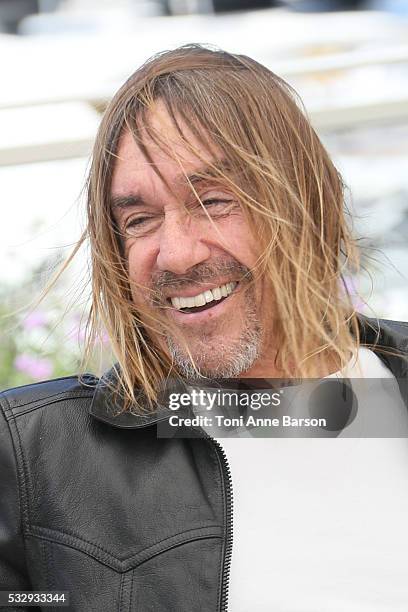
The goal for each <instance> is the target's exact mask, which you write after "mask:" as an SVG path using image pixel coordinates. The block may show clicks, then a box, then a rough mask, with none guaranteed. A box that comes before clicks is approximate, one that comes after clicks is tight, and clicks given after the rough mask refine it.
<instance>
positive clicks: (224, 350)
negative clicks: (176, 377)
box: [167, 295, 262, 381]
mask: <svg viewBox="0 0 408 612" xmlns="http://www.w3.org/2000/svg"><path fill="white" fill-rule="evenodd" d="M245 323H246V326H245V328H244V330H243V332H242V334H241V335H240V337H239V338H238V339H237V340H233V341H232V342H231V343H230V344H228V345H226V344H225V343H218V344H217V350H218V352H219V359H220V361H219V363H218V364H215V365H214V366H211V365H207V366H206V363H208V361H213V360H214V347H213V346H212V345H211V346H210V347H206V346H205V344H203V343H202V342H200V346H199V350H198V351H197V353H198V355H194V352H193V351H191V353H192V355H193V357H194V361H195V365H196V367H197V370H198V372H197V371H196V369H195V368H194V367H193V364H192V362H191V359H190V357H189V355H188V354H187V353H186V352H185V350H184V349H183V347H182V346H180V344H178V343H177V342H176V341H175V339H174V338H173V337H172V336H168V338H167V346H168V349H169V352H170V355H171V357H172V359H173V364H174V366H175V367H176V368H177V370H178V372H179V373H180V375H181V376H182V377H183V378H186V379H188V380H191V381H200V380H202V377H203V376H205V377H206V378H237V377H239V376H240V374H243V373H244V372H246V371H247V370H249V368H250V367H251V366H252V365H253V364H254V363H255V361H256V360H257V359H258V358H259V356H260V353H261V342H262V325H261V322H260V320H259V317H258V313H257V308H256V302H255V298H254V296H253V295H250V296H249V295H248V296H247V297H246V308H245ZM209 349H210V350H209Z"/></svg>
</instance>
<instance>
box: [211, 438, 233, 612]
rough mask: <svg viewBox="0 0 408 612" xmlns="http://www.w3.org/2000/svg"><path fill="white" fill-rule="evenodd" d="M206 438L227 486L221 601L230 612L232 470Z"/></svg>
mask: <svg viewBox="0 0 408 612" xmlns="http://www.w3.org/2000/svg"><path fill="white" fill-rule="evenodd" d="M206 437H207V438H208V439H209V440H211V441H212V442H213V443H214V445H215V448H216V450H217V452H218V455H219V456H220V457H221V465H222V471H223V476H224V485H225V520H226V534H225V549H224V562H223V569H222V582H221V600H220V612H227V611H228V589H229V575H230V569H231V557H232V533H233V524H232V519H233V497H232V478H231V468H230V466H229V463H228V459H227V455H226V453H225V450H224V449H223V447H222V446H221V444H220V443H219V442H218V440H215V438H213V437H212V436H210V435H209V434H207V435H206Z"/></svg>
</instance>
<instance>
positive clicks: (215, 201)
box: [202, 198, 233, 206]
mask: <svg viewBox="0 0 408 612" xmlns="http://www.w3.org/2000/svg"><path fill="white" fill-rule="evenodd" d="M232 201H233V200H222V199H220V198H209V199H208V200H202V203H203V206H216V205H217V204H219V205H226V204H231V202H232Z"/></svg>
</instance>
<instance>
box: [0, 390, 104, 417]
mask: <svg viewBox="0 0 408 612" xmlns="http://www.w3.org/2000/svg"><path fill="white" fill-rule="evenodd" d="M70 394H71V395H70ZM2 395H3V397H4V399H5V400H6V401H7V404H8V406H9V411H10V417H9V418H8V419H7V420H9V419H12V418H18V417H19V416H23V415H25V414H28V413H29V412H33V411H34V410H37V409H39V408H44V407H45V406H48V405H50V404H54V403H57V402H60V401H63V400H70V399H75V398H77V397H80V398H82V397H88V398H91V397H93V393H90V392H89V391H76V392H74V393H73V392H72V391H64V392H63V393H55V394H53V395H49V396H47V397H46V398H41V399H37V400H32V401H31V402H25V403H24V404H17V405H16V406H14V407H11V406H10V403H9V401H8V399H7V395H6V394H5V393H4V392H3V393H2ZM24 406H28V408H27V409H26V410H22V411H21V412H18V413H17V414H16V413H15V410H19V408H23V407H24Z"/></svg>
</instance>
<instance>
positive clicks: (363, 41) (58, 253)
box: [0, 0, 408, 388]
mask: <svg viewBox="0 0 408 612" xmlns="http://www.w3.org/2000/svg"><path fill="white" fill-rule="evenodd" d="M189 42H200V43H209V44H213V45H217V46H219V47H222V48H224V49H226V50H228V51H232V52H237V53H244V54H247V55H250V56H251V57H253V58H254V59H256V60H258V61H260V62H262V63H263V64H265V65H266V66H268V67H269V68H271V69H272V70H273V71H274V72H276V73H277V74H279V75H281V76H283V77H284V78H285V79H286V80H287V81H288V82H289V83H290V84H291V85H292V86H293V87H294V88H295V89H296V90H297V91H298V93H299V94H300V96H301V97H302V98H303V100H304V102H305V105H306V108H307V110H308V113H309V115H310V118H311V120H312V123H313V125H314V127H315V128H316V130H317V132H318V133H319V135H320V137H321V139H322V140H323V142H324V144H325V145H326V147H327V149H328V150H329V152H330V154H331V155H332V157H333V159H334V161H335V163H336V165H337V167H338V169H339V170H340V171H341V173H342V175H343V177H344V180H345V182H346V184H347V185H348V187H349V192H348V194H347V199H348V204H349V206H350V208H351V210H352V212H353V213H354V228H355V231H356V234H357V235H358V236H359V239H360V245H361V249H362V259H363V264H364V272H363V273H362V274H360V275H359V276H358V277H352V276H350V278H349V279H348V281H347V282H348V283H349V286H350V288H351V290H352V291H354V292H355V293H356V297H355V301H356V304H357V306H358V309H359V310H360V311H361V312H365V313H366V314H368V315H373V314H375V315H378V316H384V317H388V318H393V319H403V320H408V299H407V298H408V281H407V274H408V244H407V236H408V164H407V161H408V120H407V118H408V1H406V0H371V1H369V0H367V1H364V0H320V1H319V0H287V1H278V0H276V1H274V0H150V1H149V0H0V57H1V63H0V70H1V88H0V185H1V193H2V204H1V206H2V216H1V220H2V221H1V224H0V232H1V239H0V253H1V262H2V265H1V272H0V387H1V388H5V387H10V386H14V385H19V384H24V383H27V382H28V383H29V382H33V381H36V380H42V379H45V378H50V377H54V376H63V375H66V374H67V375H69V374H72V373H75V372H76V371H77V368H78V367H79V356H80V352H81V346H82V345H81V342H82V341H83V337H84V320H85V314H84V313H86V310H87V306H88V298H89V289H90V287H89V272H88V270H87V253H86V252H85V251H84V252H80V253H79V255H78V257H76V258H75V261H74V264H73V265H72V266H70V268H69V269H68V271H67V272H66V273H65V274H64V275H63V277H62V278H61V279H60V280H59V282H58V284H57V286H56V288H55V290H54V291H53V292H52V294H50V296H48V297H47V299H46V300H45V301H44V302H43V303H42V304H40V305H39V306H37V307H35V308H34V309H33V308H32V309H31V310H27V308H26V307H27V306H29V304H30V302H31V300H33V299H34V298H35V297H36V296H37V295H39V293H40V291H41V289H42V288H43V287H44V285H45V283H46V282H47V280H48V279H49V277H50V275H51V274H52V273H53V271H54V270H55V269H56V267H57V266H58V263H59V262H61V260H62V259H63V258H64V256H66V255H67V254H68V253H69V252H70V250H71V248H72V246H73V244H74V243H75V240H76V239H77V238H78V237H79V236H80V234H81V231H82V230H83V228H84V214H83V210H84V202H83V197H82V187H83V184H84V180H85V176H86V170H87V166H88V160H89V154H90V150H91V146H92V142H93V139H94V136H95V132H96V129H97V127H98V123H99V121H100V117H101V113H102V112H103V110H104V108H105V106H106V104H107V101H108V100H109V99H110V97H111V96H112V95H113V93H114V92H115V90H116V89H117V88H118V87H119V86H120V85H121V84H122V82H123V81H124V80H125V79H126V77H127V76H129V75H130V74H131V73H132V72H133V71H134V70H135V69H136V68H137V67H138V66H139V65H140V64H141V63H143V62H144V61H145V60H146V59H147V58H148V57H149V56H150V55H152V54H153V53H155V52H157V51H162V50H164V49H169V48H173V47H175V46H178V45H181V44H185V43H189ZM357 293H358V294H360V295H362V297H363V299H360V298H359V297H358V296H357ZM24 308H25V310H24ZM19 309H20V310H21V312H16V311H18V310H19ZM100 349H101V350H100V352H99V353H98V357H97V356H96V355H95V361H94V363H92V364H90V367H89V369H88V371H89V370H91V371H93V372H94V373H96V374H100V373H101V372H102V371H103V370H104V369H105V367H108V366H109V365H110V362H111V355H110V352H109V343H108V341H107V338H106V337H102V338H100Z"/></svg>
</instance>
